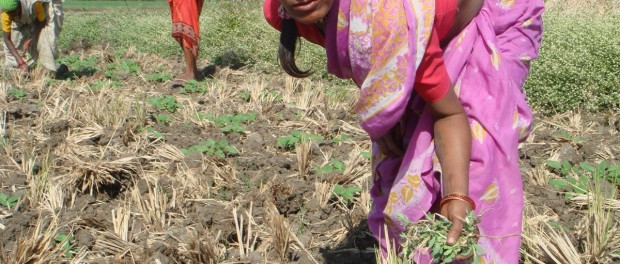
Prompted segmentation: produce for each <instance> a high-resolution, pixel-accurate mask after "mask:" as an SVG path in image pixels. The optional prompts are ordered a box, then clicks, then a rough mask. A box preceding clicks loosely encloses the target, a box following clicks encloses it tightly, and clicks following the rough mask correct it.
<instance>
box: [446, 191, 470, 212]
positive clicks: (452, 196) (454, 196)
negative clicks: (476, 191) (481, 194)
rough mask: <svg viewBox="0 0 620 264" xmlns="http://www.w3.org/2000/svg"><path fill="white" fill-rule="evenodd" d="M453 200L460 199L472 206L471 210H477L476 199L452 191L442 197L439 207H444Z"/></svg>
mask: <svg viewBox="0 0 620 264" xmlns="http://www.w3.org/2000/svg"><path fill="white" fill-rule="evenodd" d="M452 200H459V201H462V202H465V203H467V204H469V205H470V206H471V210H476V203H475V202H474V200H472V199H471V198H470V197H469V196H467V195H465V194H461V193H451V194H448V195H446V196H444V197H443V198H441V202H440V203H439V208H443V206H444V205H445V204H447V203H448V202H450V201H452Z"/></svg>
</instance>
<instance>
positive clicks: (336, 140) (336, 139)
mask: <svg viewBox="0 0 620 264" xmlns="http://www.w3.org/2000/svg"><path fill="white" fill-rule="evenodd" d="M346 141H351V137H349V136H347V135H345V134H342V135H340V136H337V137H334V138H332V140H331V142H332V143H336V144H337V143H340V142H346Z"/></svg>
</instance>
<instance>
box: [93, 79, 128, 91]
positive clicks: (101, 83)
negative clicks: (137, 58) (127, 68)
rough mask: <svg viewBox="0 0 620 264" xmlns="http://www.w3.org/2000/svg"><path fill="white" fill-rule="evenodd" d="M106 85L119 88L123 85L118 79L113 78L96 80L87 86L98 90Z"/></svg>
mask: <svg viewBox="0 0 620 264" xmlns="http://www.w3.org/2000/svg"><path fill="white" fill-rule="evenodd" d="M106 87H109V88H114V89H118V88H120V87H121V83H120V82H118V81H111V80H95V82H94V83H93V84H91V85H89V86H88V87H86V88H87V89H88V90H90V91H93V92H98V91H101V90H102V89H103V88H106Z"/></svg>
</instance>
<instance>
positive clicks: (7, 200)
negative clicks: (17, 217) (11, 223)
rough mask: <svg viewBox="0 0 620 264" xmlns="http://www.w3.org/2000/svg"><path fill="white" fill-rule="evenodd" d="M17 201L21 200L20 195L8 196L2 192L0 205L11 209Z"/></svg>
mask: <svg viewBox="0 0 620 264" xmlns="http://www.w3.org/2000/svg"><path fill="white" fill-rule="evenodd" d="M17 201H19V196H17V195H13V196H8V195H6V194H4V193H0V205H3V206H5V207H7V208H9V209H11V207H15V205H16V204H17Z"/></svg>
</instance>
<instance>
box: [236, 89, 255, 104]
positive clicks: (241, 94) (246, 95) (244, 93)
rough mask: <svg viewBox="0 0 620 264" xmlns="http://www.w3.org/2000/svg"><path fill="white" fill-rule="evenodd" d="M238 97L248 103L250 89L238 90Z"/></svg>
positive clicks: (250, 95)
mask: <svg viewBox="0 0 620 264" xmlns="http://www.w3.org/2000/svg"><path fill="white" fill-rule="evenodd" d="M239 97H241V99H242V100H243V101H244V102H246V103H248V102H250V99H252V93H250V91H239Z"/></svg>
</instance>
